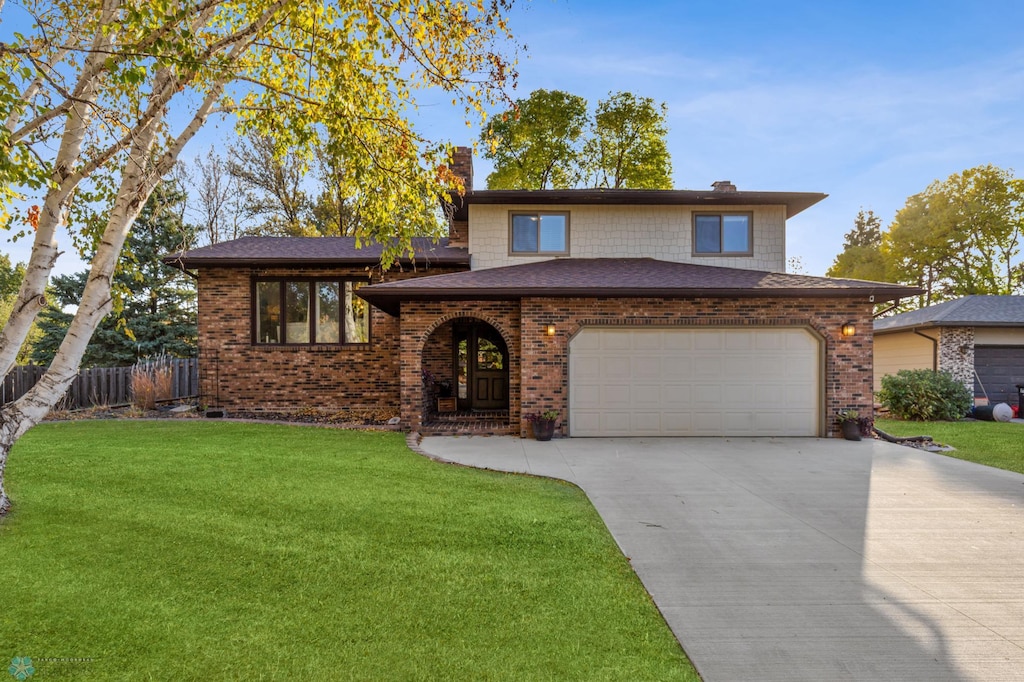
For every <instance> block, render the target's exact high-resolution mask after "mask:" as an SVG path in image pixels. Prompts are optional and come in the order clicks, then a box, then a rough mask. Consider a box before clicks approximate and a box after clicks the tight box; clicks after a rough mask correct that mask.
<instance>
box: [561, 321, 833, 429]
mask: <svg viewBox="0 0 1024 682" xmlns="http://www.w3.org/2000/svg"><path fill="white" fill-rule="evenodd" d="M821 389H822V381H821V343H820V341H819V339H818V338H817V337H815V336H814V335H813V334H811V333H810V332H809V331H808V330H806V329H802V328H788V327H786V328H776V327H761V328H756V329H749V328H741V329H732V328H722V329H708V328H700V329H691V328H640V329H635V328H634V329H630V328H623V327H617V328H604V327H595V328H586V329H583V330H582V331H580V332H579V334H577V335H576V336H575V337H574V338H573V339H572V341H571V342H570V344H569V431H570V435H571V436H817V435H820V434H819V431H820V428H819V424H820V421H821V419H820V410H821V407H820V406H821Z"/></svg>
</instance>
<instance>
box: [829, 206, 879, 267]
mask: <svg viewBox="0 0 1024 682" xmlns="http://www.w3.org/2000/svg"><path fill="white" fill-rule="evenodd" d="M825 274H826V275H828V276H829V277H844V278H848V279H866V280H871V281H874V282H884V281H886V271H885V260H884V258H883V257H882V219H881V218H879V217H878V216H877V215H875V213H874V211H871V210H867V211H865V210H864V209H863V208H862V209H861V210H860V211H858V212H857V217H856V218H854V220H853V229H852V230H850V231H849V232H847V233H846V236H845V238H844V242H843V251H842V253H840V254H839V255H838V256H836V259H835V262H833V263H832V267H830V268H829V269H828V270H827V271H826V272H825Z"/></svg>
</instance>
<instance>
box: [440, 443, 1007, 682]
mask: <svg viewBox="0 0 1024 682" xmlns="http://www.w3.org/2000/svg"><path fill="white" fill-rule="evenodd" d="M421 448H422V449H423V450H424V451H425V452H427V453H428V454H430V455H432V456H434V457H438V458H441V459H445V460H449V461H453V462H459V463H462V464H468V465H472V466H477V467H483V468H489V469H496V470H500V471H516V472H526V473H532V474H539V475H543V476H552V477H557V478H562V479H565V480H568V481H572V482H574V483H576V484H577V485H579V486H580V487H581V488H582V489H583V490H584V491H586V493H587V495H588V496H589V497H590V499H591V500H592V501H593V503H594V506H595V507H596V508H597V511H598V512H599V513H600V514H601V516H602V518H603V519H604V521H605V523H606V524H607V525H608V528H609V530H610V531H611V532H612V535H613V536H614V537H615V540H616V541H617V542H618V543H619V546H620V547H621V548H622V551H623V552H624V553H625V554H626V556H628V557H630V559H631V561H632V564H633V567H634V569H635V570H636V572H637V574H638V575H639V576H640V579H641V580H642V581H643V583H644V585H645V586H646V588H647V590H648V591H649V592H650V593H651V596H652V597H653V598H654V601H655V603H656V604H657V605H658V607H659V608H660V609H661V612H662V613H663V614H664V616H665V619H666V620H667V621H668V624H669V626H670V627H671V628H672V630H673V631H674V632H675V634H676V636H677V637H678V638H679V641H680V642H682V645H683V648H684V649H686V652H687V654H689V656H690V658H691V660H692V661H693V662H694V664H695V665H696V666H697V669H698V671H699V672H700V673H701V675H702V676H703V677H704V679H705V680H706V681H707V682H715V681H718V680H720V681H723V682H725V681H728V682H735V681H737V680H786V681H787V682H788V681H792V680H814V681H816V682H817V681H821V680H929V681H938V680H948V681H954V680H986V681H991V680H1022V679H1024V476H1021V475H1018V474H1013V473H1009V472H1005V471H1000V470H996V469H990V468H987V467H983V466H979V465H975V464H970V463H968V462H962V461H960V460H956V459H953V458H950V457H944V456H942V455H933V454H928V453H924V452H920V451H917V450H913V449H910V448H905V447H900V446H896V445H891V444H888V443H883V442H879V441H864V442H860V443H852V442H846V441H840V440H817V439H711V438H693V439H668V438H665V439H590V438H588V439H564V440H555V441H552V442H549V443H538V442H536V441H532V440H521V439H518V438H511V437H509V438H480V437H476V438H473V437H462V438H425V439H424V440H423V442H422V443H421ZM1022 450H1024V448H1022ZM1022 456H1024V452H1022Z"/></svg>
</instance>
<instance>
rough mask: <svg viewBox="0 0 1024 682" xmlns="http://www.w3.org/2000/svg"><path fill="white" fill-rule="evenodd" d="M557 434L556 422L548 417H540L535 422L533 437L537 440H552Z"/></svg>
mask: <svg viewBox="0 0 1024 682" xmlns="http://www.w3.org/2000/svg"><path fill="white" fill-rule="evenodd" d="M553 435H555V422H553V421H550V420H548V419H538V420H537V421H535V422H533V437H534V438H536V439H537V440H551V436H553Z"/></svg>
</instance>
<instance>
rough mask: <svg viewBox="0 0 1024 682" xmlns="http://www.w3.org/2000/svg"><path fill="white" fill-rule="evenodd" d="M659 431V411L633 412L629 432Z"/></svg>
mask: <svg viewBox="0 0 1024 682" xmlns="http://www.w3.org/2000/svg"><path fill="white" fill-rule="evenodd" d="M637 432H640V433H661V413H660V412H634V413H633V422H632V424H631V425H630V433H637Z"/></svg>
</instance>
